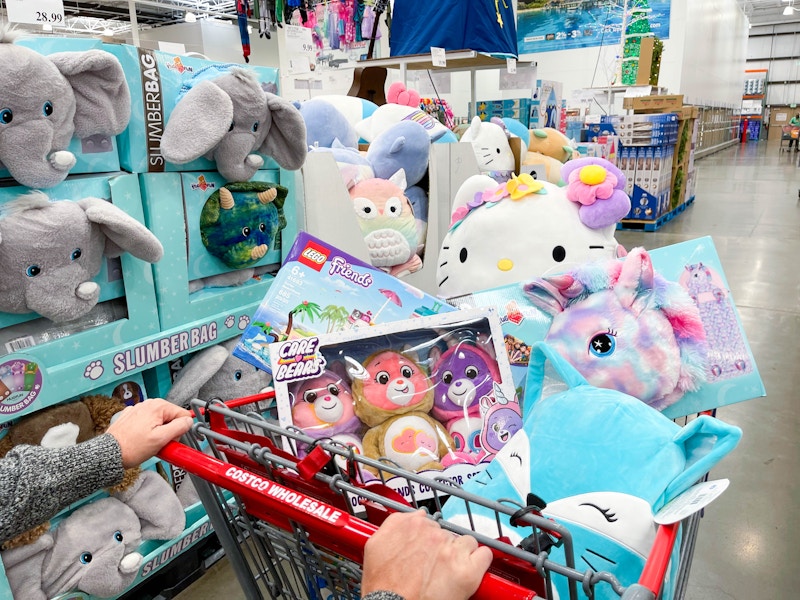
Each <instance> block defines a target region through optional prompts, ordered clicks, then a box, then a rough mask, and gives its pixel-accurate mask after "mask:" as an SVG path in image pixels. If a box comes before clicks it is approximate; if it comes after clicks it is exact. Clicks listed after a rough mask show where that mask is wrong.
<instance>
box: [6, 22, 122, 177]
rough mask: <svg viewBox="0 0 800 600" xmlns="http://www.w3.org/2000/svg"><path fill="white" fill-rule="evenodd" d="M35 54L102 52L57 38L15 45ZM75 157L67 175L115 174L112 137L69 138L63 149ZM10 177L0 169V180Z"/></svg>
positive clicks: (96, 45) (87, 42)
mask: <svg viewBox="0 0 800 600" xmlns="http://www.w3.org/2000/svg"><path fill="white" fill-rule="evenodd" d="M15 43H16V44H19V45H20V46H25V47H27V48H30V49H31V50H35V51H36V52H38V53H39V54H44V55H45V56H47V55H49V54H53V53H55V52H85V51H87V50H103V49H104V48H103V44H102V43H101V42H100V41H99V40H93V39H89V38H60V37H23V38H20V39H19V40H18V41H16V42H15ZM66 149H67V150H69V151H70V152H72V153H73V154H74V155H75V160H76V162H75V166H74V167H72V168H71V169H70V171H69V174H70V175H80V174H83V173H111V172H114V171H119V169H120V164H119V154H118V152H117V142H116V139H115V138H114V136H102V135H97V136H92V137H90V138H86V139H84V140H80V139H78V138H76V137H73V138H72V141H71V142H70V144H69V146H68V147H67V148H66ZM8 177H10V175H9V172H8V170H7V169H5V168H0V178H8Z"/></svg>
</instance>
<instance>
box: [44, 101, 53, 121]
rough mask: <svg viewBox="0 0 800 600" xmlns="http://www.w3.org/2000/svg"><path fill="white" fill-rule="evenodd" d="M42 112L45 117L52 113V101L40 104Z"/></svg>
mask: <svg viewBox="0 0 800 600" xmlns="http://www.w3.org/2000/svg"><path fill="white" fill-rule="evenodd" d="M42 113H44V116H45V117H49V116H50V115H52V114H53V103H52V102H49V101H48V102H45V103H44V106H42Z"/></svg>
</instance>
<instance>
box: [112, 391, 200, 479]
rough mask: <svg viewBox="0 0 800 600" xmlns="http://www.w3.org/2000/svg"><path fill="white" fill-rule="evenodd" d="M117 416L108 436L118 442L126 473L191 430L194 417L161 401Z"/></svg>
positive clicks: (148, 403) (146, 403)
mask: <svg viewBox="0 0 800 600" xmlns="http://www.w3.org/2000/svg"><path fill="white" fill-rule="evenodd" d="M117 414H118V415H119V416H118V417H116V418H115V419H114V420H113V422H112V423H111V425H109V427H108V430H107V432H108V433H110V434H111V435H113V436H114V437H115V438H116V439H117V442H118V443H119V447H120V450H121V451H122V466H123V467H125V468H126V469H129V468H131V467H135V466H138V465H140V464H141V463H142V462H144V461H146V460H147V459H148V458H150V457H151V456H154V455H155V454H156V453H157V452H158V451H159V450H161V448H163V447H164V444H166V443H167V442H168V441H170V440H176V439H178V438H179V437H180V436H182V435H183V434H184V433H186V432H187V431H189V428H190V427H191V426H192V413H190V412H189V411H188V410H186V409H185V408H181V407H180V406H176V405H175V404H172V403H171V402H167V401H166V400H162V399H161V398H150V399H149V400H145V401H144V402H140V403H139V404H135V405H134V406H129V407H128V408H126V409H125V410H123V411H122V412H120V413H117Z"/></svg>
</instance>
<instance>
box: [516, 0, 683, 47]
mask: <svg viewBox="0 0 800 600" xmlns="http://www.w3.org/2000/svg"><path fill="white" fill-rule="evenodd" d="M623 4H624V2H623V0H616V1H615V0H519V1H518V2H517V9H518V12H517V50H518V52H519V53H520V54H530V53H535V52H549V51H551V50H571V49H573V48H589V47H591V46H609V45H615V44H619V43H620V32H621V30H622V16H623ZM627 5H628V14H629V19H628V20H629V21H630V13H631V11H632V10H634V7H635V9H636V10H637V11H638V12H639V14H640V15H642V17H641V18H646V19H647V20H648V21H649V25H650V31H652V32H653V34H655V36H656V37H658V38H660V39H662V40H663V39H667V38H668V37H669V16H670V0H628V2H627Z"/></svg>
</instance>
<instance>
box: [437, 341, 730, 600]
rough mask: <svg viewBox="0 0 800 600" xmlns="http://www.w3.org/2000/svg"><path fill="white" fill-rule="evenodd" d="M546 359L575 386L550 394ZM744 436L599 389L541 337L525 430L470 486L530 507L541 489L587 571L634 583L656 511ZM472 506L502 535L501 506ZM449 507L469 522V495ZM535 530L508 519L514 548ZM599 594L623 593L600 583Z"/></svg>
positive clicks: (480, 520) (557, 580) (483, 526)
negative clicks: (677, 418) (497, 509)
mask: <svg viewBox="0 0 800 600" xmlns="http://www.w3.org/2000/svg"><path fill="white" fill-rule="evenodd" d="M545 359H549V361H550V364H551V365H552V366H553V367H554V368H555V371H556V372H557V373H558V375H559V376H560V377H561V379H562V380H563V381H564V382H565V383H566V384H567V387H568V389H567V390H566V391H559V392H557V393H554V394H552V395H549V396H546V397H544V398H543V397H542V390H543V387H544V382H545V379H544V373H545ZM549 383H550V380H549V379H548V386H549ZM561 389H562V390H563V386H562V387H561ZM740 437H741V430H740V429H738V428H737V427H733V426H730V425H726V424H725V423H722V422H721V421H719V420H717V419H714V418H712V417H708V416H701V417H698V418H697V419H695V420H693V421H691V422H690V423H688V424H687V425H685V426H684V427H681V426H679V425H677V424H676V423H674V422H673V421H671V420H670V419H668V418H667V417H665V416H664V415H662V414H661V413H660V412H658V411H657V410H655V409H653V408H651V407H649V406H647V405H646V404H644V403H643V402H641V401H640V400H638V399H636V398H634V397H632V396H628V395H627V394H623V393H622V392H618V391H615V390H608V389H601V388H595V387H593V386H591V385H589V384H588V383H587V382H586V380H585V379H584V378H583V376H581V375H580V374H579V373H578V372H577V371H576V370H575V369H574V368H573V367H572V366H571V365H570V364H569V363H567V362H566V361H565V360H564V359H563V358H561V357H560V356H559V355H558V354H557V353H556V352H555V351H554V350H552V348H550V347H549V346H547V345H546V344H544V343H539V344H537V345H535V346H534V348H533V351H532V353H531V360H530V365H529V370H528V375H527V386H526V390H525V400H524V424H523V427H522V429H521V430H520V431H519V432H517V433H516V434H515V435H514V437H512V438H511V440H510V441H509V442H508V444H507V445H506V446H505V447H504V448H503V449H502V450H501V451H500V452H499V453H498V454H497V455H496V456H495V458H494V460H493V461H492V462H491V463H490V464H489V467H488V468H487V469H486V471H484V472H483V473H482V474H481V475H480V476H479V477H478V478H476V479H473V480H471V481H470V482H469V483H467V484H466V485H465V486H464V490H465V491H469V492H472V493H475V494H478V495H480V496H482V497H485V498H488V499H491V500H495V501H496V500H498V499H500V498H508V499H511V500H513V501H516V502H518V503H519V504H520V505H521V506H525V505H526V504H527V502H526V498H527V495H528V493H533V494H536V496H538V497H539V498H541V499H542V500H544V501H545V502H546V503H547V506H546V507H545V509H544V510H543V511H542V514H543V515H544V516H545V517H549V518H552V519H554V520H556V521H557V522H559V523H561V524H562V525H564V526H566V527H567V528H568V529H569V530H570V532H571V533H572V536H573V542H574V545H575V563H576V568H577V569H578V570H580V571H585V570H587V569H590V570H593V571H607V572H610V573H612V574H613V575H614V576H615V577H617V579H618V580H619V581H620V582H621V583H622V585H624V586H629V585H631V584H634V583H636V582H637V580H638V578H639V575H640V574H641V571H642V568H643V566H644V563H645V559H646V557H647V554H648V552H649V551H650V548H651V546H652V544H653V540H654V537H655V531H656V525H655V523H654V521H653V514H654V513H655V512H657V511H658V510H659V509H660V508H661V507H663V506H664V505H665V504H666V503H667V502H668V501H670V500H671V499H672V498H674V497H676V496H678V495H679V494H680V493H682V492H683V491H685V490H687V489H688V488H689V487H691V486H692V485H693V484H694V483H695V482H697V481H698V480H699V479H700V478H701V477H702V476H703V475H704V474H705V473H707V472H708V470H709V469H711V467H713V466H714V465H715V464H716V463H717V462H718V461H719V460H720V459H722V458H723V457H724V456H725V455H726V454H728V453H729V452H730V451H731V450H733V448H734V447H735V446H736V444H737V443H738V441H739V439H740ZM470 509H471V513H472V518H473V519H474V522H475V526H476V529H478V530H479V531H481V532H482V533H485V534H487V535H491V536H496V535H497V525H496V521H495V518H494V512H491V511H489V510H488V509H483V510H481V507H478V506H476V505H470ZM443 513H444V517H445V518H446V519H447V520H449V521H453V522H456V523H458V524H460V525H463V526H465V527H469V519H468V517H467V515H466V512H465V508H464V504H463V502H462V501H458V500H457V499H456V498H451V499H450V501H449V502H448V503H447V504H446V505H445V506H444V511H443ZM530 532H531V530H530V529H528V528H525V529H518V528H514V527H511V526H510V525H508V524H507V523H506V524H505V525H504V534H505V535H507V536H508V537H509V538H510V540H511V542H512V543H514V544H517V543H519V542H520V541H521V540H522V539H523V538H525V537H526V536H528V535H529V534H530ZM678 545H679V544H676V548H675V550H674V552H673V565H672V573H673V575H674V572H675V568H676V567H677V564H676V563H677V561H676V560H674V558H675V557H676V556H677V552H678V548H677V546H678ZM550 557H551V558H552V559H553V560H555V561H556V562H558V563H561V564H564V556H563V549H562V548H553V549H551V550H550ZM668 579H669V578H668ZM553 584H554V587H555V591H556V592H557V595H556V598H561V599H564V598H568V597H569V595H568V591H567V580H566V578H564V577H562V576H557V575H554V577H553ZM671 585H672V582H671V581H669V580H668V581H667V583H666V584H665V595H664V596H663V597H664V598H671V597H672V595H671V588H670V586H671ZM580 587H581V586H580V585H579V586H578V588H580ZM579 595H580V597H581V598H586V596H585V595H583V592H579ZM595 598H596V599H598V600H612V599H614V600H618V598H619V597H618V595H617V594H616V593H615V592H614V591H613V590H612V589H611V588H610V587H609V586H608V585H606V584H600V585H598V586H597V588H596V590H595Z"/></svg>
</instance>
